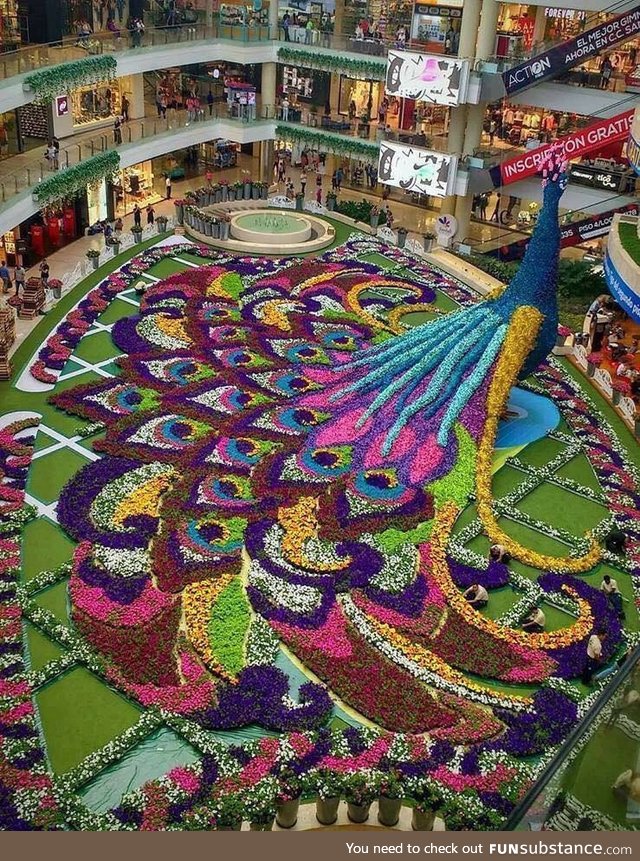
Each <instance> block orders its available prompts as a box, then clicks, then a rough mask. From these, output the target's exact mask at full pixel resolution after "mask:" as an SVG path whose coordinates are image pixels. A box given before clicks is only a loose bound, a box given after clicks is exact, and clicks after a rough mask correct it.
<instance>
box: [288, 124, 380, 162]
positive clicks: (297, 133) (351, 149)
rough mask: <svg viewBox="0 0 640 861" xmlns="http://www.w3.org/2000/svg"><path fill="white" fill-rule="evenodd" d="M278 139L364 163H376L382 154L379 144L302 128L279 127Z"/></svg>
mask: <svg viewBox="0 0 640 861" xmlns="http://www.w3.org/2000/svg"><path fill="white" fill-rule="evenodd" d="M276 139H279V140H285V141H293V142H297V143H308V144H311V145H312V146H313V148H314V149H317V150H318V151H319V152H330V153H335V154H336V155H346V156H349V157H350V158H359V159H362V160H363V161H371V162H376V163H377V161H378V157H379V154H380V146H379V144H377V143H373V142H371V143H369V142H368V141H363V140H360V139H359V138H352V137H345V136H343V135H338V134H331V133H329V132H316V131H312V130H311V129H306V128H300V127H298V126H294V125H286V126H285V125H279V126H277V127H276Z"/></svg>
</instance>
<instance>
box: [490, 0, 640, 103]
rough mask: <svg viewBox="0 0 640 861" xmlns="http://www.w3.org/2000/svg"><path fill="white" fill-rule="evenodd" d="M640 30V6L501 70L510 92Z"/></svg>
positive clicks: (611, 45) (575, 64)
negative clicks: (507, 68) (505, 69)
mask: <svg viewBox="0 0 640 861" xmlns="http://www.w3.org/2000/svg"><path fill="white" fill-rule="evenodd" d="M638 33H640V6H635V7H634V8H633V9H632V10H631V11H630V12H625V13H624V14H623V15H618V16H617V17H616V18H612V19H611V20H610V21H606V22H605V23H604V24H600V25H599V26H598V27H594V28H593V29H591V30H586V31H585V32H584V33H582V34H581V35H580V36H575V37H574V38H573V39H569V41H568V42H563V43H562V45H557V46H556V47H555V48H550V49H549V50H548V51H545V52H544V53H543V54H538V55H537V56H536V57H532V58H531V59H530V60H525V62H524V63H519V64H518V65H517V66H514V67H513V68H512V69H509V70H508V71H506V72H503V73H502V80H503V82H504V88H505V90H506V93H507V95H509V96H510V95H512V94H513V93H518V92H520V90H524V89H526V88H527V87H530V86H532V84H537V83H540V82H541V81H545V80H547V79H548V78H553V77H556V76H557V75H560V74H562V73H563V72H566V71H568V70H569V69H572V68H573V67H574V66H579V65H580V64H581V63H584V62H586V61H587V60H589V59H590V58H591V57H595V56H596V55H597V54H600V53H602V52H603V51H607V50H608V49H609V48H612V47H613V46H614V45H617V44H618V43H619V42H624V41H627V40H629V39H631V38H632V37H633V36H636V35H637V34H638Z"/></svg>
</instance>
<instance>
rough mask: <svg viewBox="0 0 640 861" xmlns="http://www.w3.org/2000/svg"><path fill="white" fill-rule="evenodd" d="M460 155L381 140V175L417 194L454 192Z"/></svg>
mask: <svg viewBox="0 0 640 861" xmlns="http://www.w3.org/2000/svg"><path fill="white" fill-rule="evenodd" d="M457 164H458V159H457V157H456V156H453V155H449V154H448V153H442V152H434V151H433V150H428V149H423V147H418V146H412V145H410V144H402V143H398V142H396V141H382V143H381V144H380V161H379V163H378V179H379V181H380V182H381V183H383V184H384V185H393V186H395V187H396V188H401V189H403V190H404V191H412V192H414V193H416V194H430V195H432V196H433V197H446V196H447V195H448V194H452V193H453V187H454V184H455V177H456V167H457Z"/></svg>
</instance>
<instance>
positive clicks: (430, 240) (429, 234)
mask: <svg viewBox="0 0 640 861" xmlns="http://www.w3.org/2000/svg"><path fill="white" fill-rule="evenodd" d="M435 241H436V235H435V233H433V231H431V230H425V232H424V233H423V234H422V243H423V247H424V250H425V251H426V253H427V254H428V253H429V252H430V251H431V249H432V248H433V245H434V243H435Z"/></svg>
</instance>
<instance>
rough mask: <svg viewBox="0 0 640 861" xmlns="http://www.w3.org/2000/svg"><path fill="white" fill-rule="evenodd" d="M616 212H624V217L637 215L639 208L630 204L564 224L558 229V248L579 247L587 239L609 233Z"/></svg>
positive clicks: (634, 204)
mask: <svg viewBox="0 0 640 861" xmlns="http://www.w3.org/2000/svg"><path fill="white" fill-rule="evenodd" d="M617 212H624V213H625V214H626V215H638V214H639V213H640V207H639V206H638V205H637V204H636V203H630V204H629V205H628V206H623V207H621V208H620V209H611V210H610V211H609V212H601V213H600V214H599V215H592V216H591V217H590V218H583V219H582V221H575V222H574V223H573V224H565V225H564V226H563V227H560V247H561V248H569V247H570V246H572V245H580V244H581V243H582V242H586V241H587V240H588V239H597V238H598V236H605V235H606V234H607V233H608V232H609V229H610V228H611V222H612V221H613V216H614V215H615V214H616V213H617Z"/></svg>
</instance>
